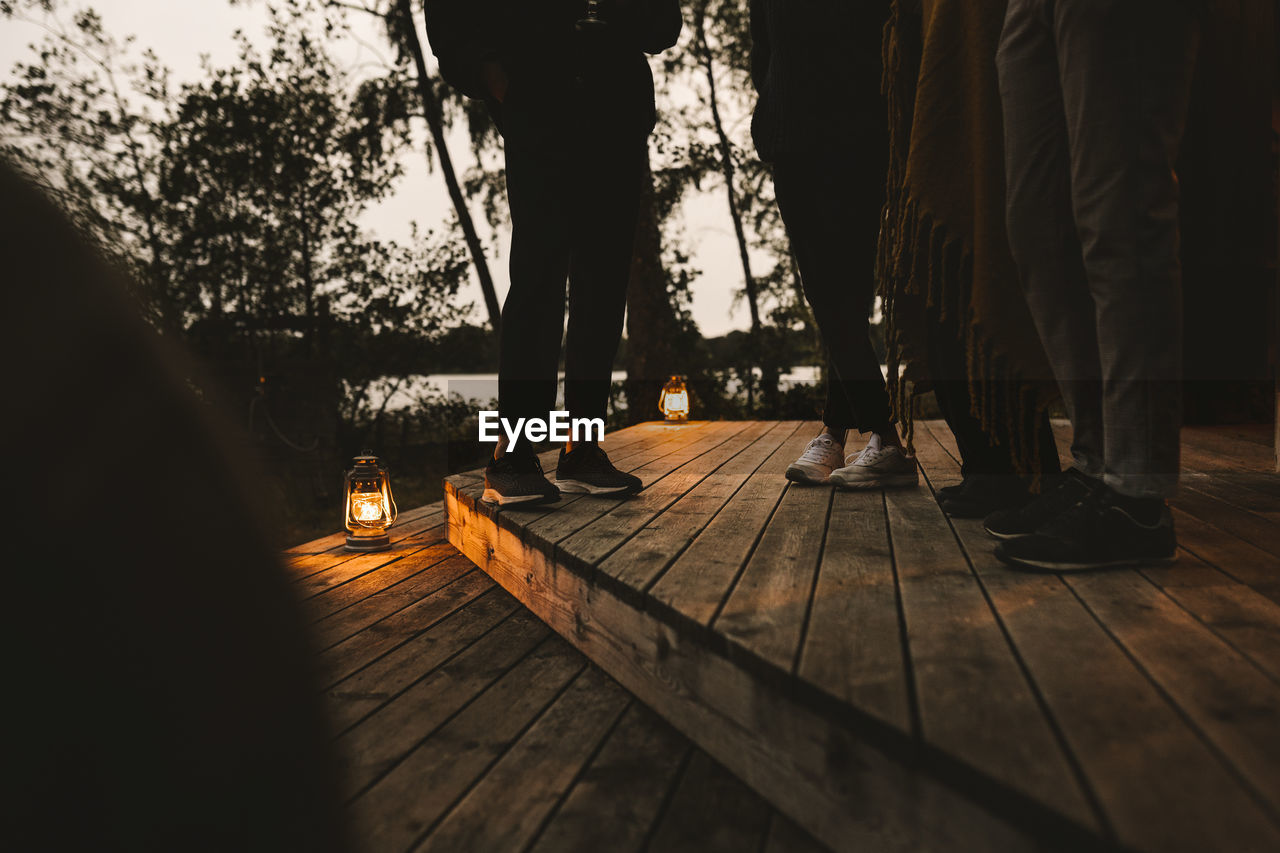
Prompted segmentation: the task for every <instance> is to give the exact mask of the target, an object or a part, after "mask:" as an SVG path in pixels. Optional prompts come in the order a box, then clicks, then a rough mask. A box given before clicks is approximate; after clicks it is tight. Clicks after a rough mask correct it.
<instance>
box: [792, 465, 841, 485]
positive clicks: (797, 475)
mask: <svg viewBox="0 0 1280 853" xmlns="http://www.w3.org/2000/svg"><path fill="white" fill-rule="evenodd" d="M786 478H787V479H788V480H790V481H791V482H792V483H800V484H801V485H803V486H825V485H826V484H827V483H829V482H830V481H831V480H830V476H828V477H827V478H826V479H823V480H819V479H818V478H816V477H814V476H812V475H811V474H809V473H808V472H807V471H805V470H804V469H802V468H797V467H795V466H794V465H792V466H790V467H788V468H787V473H786Z"/></svg>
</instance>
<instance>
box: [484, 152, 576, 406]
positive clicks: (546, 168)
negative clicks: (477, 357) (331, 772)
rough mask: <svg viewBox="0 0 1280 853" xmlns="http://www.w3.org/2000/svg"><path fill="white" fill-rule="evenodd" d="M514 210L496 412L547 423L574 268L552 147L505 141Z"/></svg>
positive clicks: (562, 174)
mask: <svg viewBox="0 0 1280 853" xmlns="http://www.w3.org/2000/svg"><path fill="white" fill-rule="evenodd" d="M504 147H505V153H506V165H507V200H508V204H509V206H510V210H511V286H510V289H509V290H508V291H507V297H506V300H505V302H504V303H503V306H502V334H501V336H500V342H499V357H498V362H499V366H498V398H499V401H498V408H499V410H500V412H501V415H502V417H503V418H506V419H508V420H511V421H512V422H514V421H515V419H517V418H544V419H545V418H546V417H547V416H548V413H549V412H550V411H551V410H552V409H553V408H554V407H555V401H556V374H557V371H558V368H559V364H560V342H561V338H562V336H563V334H564V310H565V282H566V281H567V278H568V271H569V251H570V227H571V222H570V217H569V210H568V205H567V188H566V182H567V181H568V177H569V175H568V160H569V158H568V156H567V153H566V152H563V151H557V150H555V149H554V148H553V147H552V146H551V145H547V144H538V145H530V144H525V143H524V141H523V140H521V139H519V138H515V139H513V138H510V135H509V136H508V138H507V139H506V140H505V143H504Z"/></svg>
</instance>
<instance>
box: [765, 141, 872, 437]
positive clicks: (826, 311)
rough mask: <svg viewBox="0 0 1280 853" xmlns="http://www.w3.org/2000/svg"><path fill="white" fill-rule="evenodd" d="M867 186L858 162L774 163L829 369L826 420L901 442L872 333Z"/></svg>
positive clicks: (783, 160)
mask: <svg viewBox="0 0 1280 853" xmlns="http://www.w3.org/2000/svg"><path fill="white" fill-rule="evenodd" d="M864 184H866V181H860V180H859V173H858V166H857V164H854V163H848V162H835V163H832V162H829V161H827V160H816V161H815V160H804V159H796V158H780V159H779V161H778V162H777V163H776V164H775V165H774V188H775V191H776V195H777V201H778V210H779V211H780V212H781V214H782V218H783V221H784V222H785V223H786V227H787V235H788V236H789V238H790V240H791V250H792V252H793V253H794V254H795V257H796V263H797V264H798V266H799V267H800V278H801V284H802V285H803V287H804V294H805V299H806V300H808V302H809V306H810V308H812V309H813V316H814V320H815V321H816V322H817V324H818V330H819V332H820V333H821V334H822V340H823V344H824V346H825V347H826V350H827V354H828V360H829V363H830V365H831V368H832V369H831V370H829V371H828V377H827V382H828V394H827V401H828V404H827V408H826V411H825V412H824V414H823V422H824V423H825V424H826V425H827V426H828V427H832V428H834V429H838V430H847V429H856V430H858V431H859V432H874V433H876V434H878V435H880V436H881V437H882V439H883V440H884V442H885V443H886V444H897V443H898V437H897V431H896V430H895V429H894V428H893V426H892V424H891V422H890V415H889V396H888V394H887V392H886V391H885V385H884V375H883V373H881V370H880V360H879V359H878V358H877V357H876V354H875V349H874V348H873V347H872V346H871V339H870V334H869V326H868V314H869V312H870V307H871V298H872V294H873V292H874V287H875V276H874V271H873V267H874V249H875V245H874V244H875V239H876V234H877V233H878V220H879V213H878V210H879V207H878V205H876V206H875V207H876V211H875V214H874V215H868V214H866V213H865V212H864V211H861V210H859V208H858V205H857V204H856V203H854V202H855V201H856V200H857V199H861V198H865V197H867V193H866V186H864ZM882 190H883V187H881V192H880V193H879V194H876V195H872V196H871V197H873V198H878V197H879V195H882V194H883V192H882ZM851 243H852V245H853V247H854V248H853V250H852V251H851V250H850V244H851Z"/></svg>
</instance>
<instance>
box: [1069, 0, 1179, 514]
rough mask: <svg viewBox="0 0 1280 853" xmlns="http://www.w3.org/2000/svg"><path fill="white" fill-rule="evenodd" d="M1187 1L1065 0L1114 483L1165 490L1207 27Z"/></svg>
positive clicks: (1175, 456)
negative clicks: (1192, 150) (1183, 177)
mask: <svg viewBox="0 0 1280 853" xmlns="http://www.w3.org/2000/svg"><path fill="white" fill-rule="evenodd" d="M1191 6H1192V4H1190V3H1171V2H1168V1H1167V0H1058V2H1057V4H1056V6H1055V11H1054V19H1053V25H1054V33H1055V37H1056V41H1057V55H1058V65H1059V69H1060V74H1061V79H1062V93H1063V99H1064V104H1065V109H1066V124H1067V127H1068V130H1069V137H1070V145H1071V189H1072V201H1073V205H1074V210H1075V222H1076V225H1077V228H1078V230H1079V234H1080V240H1081V243H1082V246H1083V257H1084V266H1085V269H1086V270H1087V273H1088V281H1089V287H1090V290H1091V292H1092V296H1093V302H1094V304H1095V305H1096V325H1097V336H1098V343H1099V354H1100V362H1101V377H1102V400H1103V404H1102V412H1103V422H1104V426H1105V435H1106V447H1105V461H1106V466H1105V476H1104V480H1105V481H1106V483H1107V484H1108V485H1109V486H1111V487H1112V488H1114V489H1115V490H1116V491H1117V492H1119V493H1121V494H1122V495H1127V496H1130V497H1135V498H1161V499H1162V498H1167V497H1169V496H1171V495H1172V494H1173V492H1174V490H1175V489H1176V487H1177V482H1178V469H1179V428H1180V424H1181V419H1182V405H1181V402H1182V401H1181V375H1182V373H1181V371H1182V313H1181V306H1182V299H1181V296H1182V295H1181V272H1180V268H1179V260H1178V181H1177V176H1176V175H1175V173H1174V164H1175V161H1176V159H1177V154H1178V147H1179V144H1180V142H1181V138H1182V132H1183V129H1184V127H1185V123H1186V112H1187V103H1188V100H1189V94H1190V86H1191V74H1192V69H1193V66H1194V59H1195V52H1196V44H1197V27H1196V21H1195V16H1194V13H1193V12H1192V10H1191V8H1190V7H1191Z"/></svg>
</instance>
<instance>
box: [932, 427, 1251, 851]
mask: <svg viewBox="0 0 1280 853" xmlns="http://www.w3.org/2000/svg"><path fill="white" fill-rule="evenodd" d="M931 441H933V442H936V444H937V446H942V445H944V444H949V443H951V437H950V435H949V434H948V433H947V432H946V430H945V429H944V428H938V427H937V425H928V426H926V428H925V435H924V436H923V437H918V438H917V442H918V444H917V447H918V449H920V450H921V454H922V456H923V457H926V462H925V469H926V471H928V472H930V473H931V474H932V472H933V471H936V470H942V471H947V470H948V469H949V470H950V473H953V474H958V471H959V465H958V463H956V462H955V460H954V458H952V457H951V456H950V455H948V456H947V457H946V458H943V457H942V456H938V455H930V453H929V442H931ZM952 446H954V445H952ZM953 524H954V525H955V527H956V530H957V532H958V533H959V535H960V537H961V541H962V543H963V544H964V546H965V548H966V552H967V554H968V555H969V557H970V558H971V559H972V561H973V565H974V567H975V570H976V571H977V572H978V574H979V576H980V577H981V578H982V579H983V581H984V583H985V585H986V587H987V589H988V592H989V594H990V596H991V598H992V601H993V604H994V606H995V608H996V611H997V612H998V613H999V614H1000V615H1001V618H1002V620H1003V622H1004V624H1005V626H1006V629H1007V630H1008V631H1009V634H1010V636H1011V638H1012V639H1013V642H1014V646H1015V648H1016V649H1017V651H1018V653H1019V656H1020V658H1021V660H1022V661H1023V663H1024V665H1025V666H1026V667H1027V669H1028V672H1029V674H1030V677H1031V679H1032V681H1033V682H1034V683H1035V685H1036V687H1037V689H1038V691H1039V692H1040V693H1041V695H1043V696H1044V698H1045V701H1046V704H1047V706H1048V714H1049V715H1050V717H1051V718H1052V719H1053V720H1054V722H1055V723H1056V725H1057V727H1058V728H1059V729H1060V730H1061V731H1062V733H1063V737H1064V738H1065V740H1066V742H1067V744H1068V745H1069V747H1070V750H1071V756H1072V758H1073V760H1074V762H1075V763H1076V764H1077V765H1078V766H1079V767H1081V769H1082V772H1083V773H1084V775H1085V777H1086V779H1087V780H1088V786H1089V790H1090V791H1091V793H1092V795H1093V798H1095V799H1096V800H1097V801H1098V802H1099V804H1100V807H1101V809H1102V811H1103V815H1104V820H1105V821H1106V823H1107V824H1109V825H1110V826H1112V827H1113V828H1114V831H1115V832H1116V833H1117V834H1118V835H1119V837H1120V838H1121V840H1122V841H1124V842H1125V843H1127V844H1132V845H1134V846H1136V847H1138V848H1140V849H1151V850H1163V849H1171V848H1174V847H1179V846H1183V845H1188V846H1189V847H1190V848H1191V849H1197V847H1199V848H1201V849H1205V848H1213V847H1214V846H1215V845H1216V844H1218V843H1220V841H1221V840H1222V839H1227V838H1231V839H1235V840H1236V841H1238V842H1241V843H1245V844H1248V843H1250V839H1252V840H1254V841H1256V840H1257V839H1267V838H1271V837H1272V835H1273V833H1274V832H1275V828H1274V827H1273V826H1272V825H1270V824H1269V822H1268V821H1267V820H1266V817H1265V815H1264V814H1263V813H1262V812H1261V811H1260V810H1259V809H1258V807H1257V805H1256V803H1255V802H1253V800H1252V798H1251V797H1249V796H1248V795H1247V794H1246V792H1245V791H1243V790H1242V789H1241V787H1240V785H1239V783H1238V782H1237V780H1236V779H1235V778H1233V776H1232V773H1231V770H1230V768H1229V767H1228V766H1226V765H1224V764H1223V762H1221V761H1220V760H1218V758H1217V757H1216V756H1215V755H1214V754H1213V752H1212V750H1210V749H1208V748H1207V747H1206V745H1205V744H1204V743H1203V740H1202V739H1201V738H1200V737H1199V735H1198V733H1197V732H1196V731H1195V730H1194V729H1192V728H1191V727H1189V726H1187V724H1186V722H1185V718H1184V716H1183V715H1182V713H1180V711H1179V709H1178V708H1176V707H1175V706H1173V705H1171V704H1170V703H1169V702H1168V701H1167V700H1166V699H1165V698H1164V696H1163V690H1162V688H1161V687H1160V686H1159V685H1158V684H1156V683H1153V682H1152V681H1151V680H1150V679H1149V678H1148V677H1147V676H1146V675H1145V674H1144V672H1143V671H1142V670H1141V669H1140V668H1139V667H1137V666H1135V664H1134V661H1133V659H1132V657H1131V656H1130V655H1129V654H1128V653H1127V651H1126V649H1124V648H1123V647H1122V646H1121V645H1118V644H1117V642H1116V641H1115V640H1114V639H1113V636H1112V633H1111V632H1110V631H1109V629H1108V628H1107V627H1106V626H1105V625H1104V624H1100V622H1099V621H1098V619H1097V618H1096V614H1095V613H1094V612H1093V611H1092V610H1090V609H1089V608H1088V607H1087V606H1086V605H1085V603H1084V602H1083V601H1082V600H1081V599H1080V597H1079V596H1078V595H1076V594H1074V593H1073V590H1072V589H1071V587H1070V585H1069V584H1068V583H1067V582H1066V581H1064V579H1063V578H1061V577H1059V576H1056V575H1038V574H1023V573H1016V572H1010V571H1008V570H1007V569H1005V568H1004V567H1003V566H1002V565H1001V564H1000V563H999V562H998V561H997V560H996V559H995V558H994V556H992V555H991V543H990V540H989V539H987V537H986V536H985V534H984V533H983V532H982V531H981V530H980V528H979V526H978V524H977V523H975V522H972V521H970V522H965V521H961V520H957V521H954V522H953ZM1106 577H1127V578H1130V579H1138V581H1139V582H1140V583H1143V584H1146V581H1145V580H1141V579H1140V578H1139V577H1138V575H1137V574H1136V573H1132V572H1122V573H1119V574H1110V575H1107V574H1099V575H1091V576H1081V578H1079V579H1077V580H1083V579H1085V578H1106ZM1147 590H1149V591H1150V592H1155V589H1154V588H1153V587H1151V586H1150V585H1147ZM1139 597H1140V598H1144V597H1149V593H1148V592H1143V593H1142V594H1141V595H1140V596H1139ZM1175 800H1176V801H1178V802H1180V803H1183V805H1182V806H1181V807H1180V808H1178V809H1176V810H1170V809H1169V808H1168V806H1169V803H1170V802H1171V801H1175Z"/></svg>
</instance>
